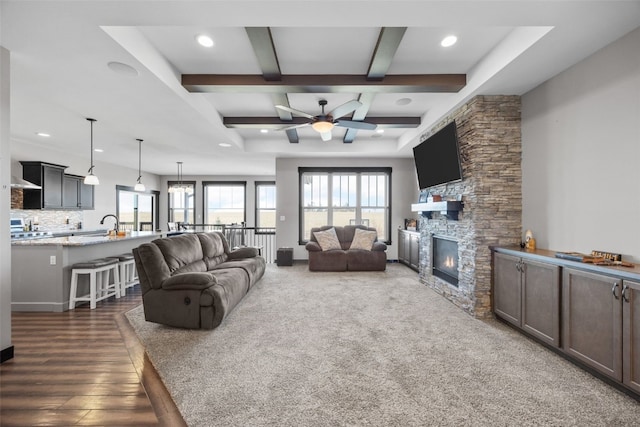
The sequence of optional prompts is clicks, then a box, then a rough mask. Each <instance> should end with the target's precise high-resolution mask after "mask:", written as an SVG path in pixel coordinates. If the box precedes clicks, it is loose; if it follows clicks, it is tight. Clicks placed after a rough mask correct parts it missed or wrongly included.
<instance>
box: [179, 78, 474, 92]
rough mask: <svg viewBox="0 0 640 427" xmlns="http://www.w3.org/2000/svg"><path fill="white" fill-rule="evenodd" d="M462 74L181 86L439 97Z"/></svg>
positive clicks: (207, 81) (461, 82)
mask: <svg viewBox="0 0 640 427" xmlns="http://www.w3.org/2000/svg"><path fill="white" fill-rule="evenodd" d="M466 83H467V76H466V74H391V75H388V76H386V77H385V78H384V79H382V80H370V79H369V78H368V77H367V76H365V75H353V74H325V75H301V74H292V75H283V76H282V78H281V80H279V81H268V80H265V78H264V77H263V76H261V75H255V74H183V75H182V86H183V87H184V88H185V89H187V90H188V91H189V92H193V93H278V92H280V93H354V92H355V93H365V92H373V93H428V92H433V93H442V92H458V91H459V90H460V89H462V88H463V87H464V86H465V85H466Z"/></svg>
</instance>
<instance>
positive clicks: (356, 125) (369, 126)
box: [335, 120, 378, 130]
mask: <svg viewBox="0 0 640 427" xmlns="http://www.w3.org/2000/svg"><path fill="white" fill-rule="evenodd" d="M335 125H336V126H341V127H343V128H350V129H361V130H374V129H375V128H377V127H378V125H374V124H373V123H367V122H354V121H353V120H336V122H335Z"/></svg>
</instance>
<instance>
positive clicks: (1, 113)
mask: <svg viewBox="0 0 640 427" xmlns="http://www.w3.org/2000/svg"><path fill="white" fill-rule="evenodd" d="M9 60H10V56H9V51H8V50H6V49H5V48H3V47H1V46H0V194H1V195H2V196H1V197H2V199H1V200H0V224H4V227H0V350H2V351H5V350H7V349H9V348H10V347H11V240H10V230H9V228H8V227H7V226H6V224H8V223H9V210H10V209H9V208H10V206H11V187H10V184H11V173H10V169H11V161H10V146H11V144H10V141H9V134H10V132H9V123H10V120H9V95H10V90H9V80H10V79H9ZM7 351H8V350H7Z"/></svg>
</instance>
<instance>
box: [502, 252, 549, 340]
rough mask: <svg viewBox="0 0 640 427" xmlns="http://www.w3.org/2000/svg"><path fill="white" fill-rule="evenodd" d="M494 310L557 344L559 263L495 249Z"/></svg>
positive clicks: (505, 318) (542, 338) (503, 317)
mask: <svg viewBox="0 0 640 427" xmlns="http://www.w3.org/2000/svg"><path fill="white" fill-rule="evenodd" d="M493 262H494V273H493V274H494V278H493V307H494V313H495V314H496V315H497V316H499V317H501V318H502V319H504V320H506V321H507V322H509V323H511V324H513V325H514V326H517V327H518V328H520V329H522V330H523V331H525V332H527V333H529V334H531V335H533V336H535V337H536V338H538V339H540V340H541V341H543V342H546V343H547V344H550V345H552V346H555V347H559V346H560V267H559V266H557V265H552V264H546V263H543V262H538V261H533V260H527V259H524V258H522V257H517V256H512V255H506V254H502V253H494V261H493Z"/></svg>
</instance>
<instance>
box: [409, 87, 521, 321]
mask: <svg viewBox="0 0 640 427" xmlns="http://www.w3.org/2000/svg"><path fill="white" fill-rule="evenodd" d="M454 119H455V121H456V125H457V131H458V139H459V146H460V157H461V161H462V173H463V179H462V181H459V182H454V183H449V184H443V185H439V186H436V187H431V188H430V189H429V191H430V193H431V194H432V195H440V196H442V200H459V199H458V197H460V196H461V197H462V202H463V209H462V211H460V213H459V216H458V219H457V220H454V219H450V218H449V217H448V216H447V215H445V214H443V213H438V212H434V213H433V214H432V215H431V218H428V217H427V216H422V215H421V216H420V219H419V222H418V224H419V225H418V227H419V231H420V266H419V267H420V281H421V282H422V283H424V284H425V285H427V286H429V287H430V288H432V289H433V290H435V291H436V292H438V293H439V294H441V295H442V296H443V297H445V298H447V299H448V300H450V301H451V302H452V303H453V304H455V305H457V306H458V307H460V308H461V309H463V310H464V311H466V312H467V313H469V314H470V315H472V316H474V317H478V318H486V317H491V316H492V314H491V251H490V250H489V246H491V245H516V244H518V243H520V240H521V238H522V237H521V236H522V189H521V187H522V170H521V156H522V151H521V138H520V97H518V96H478V97H475V98H473V99H471V100H470V101H469V102H468V103H467V104H465V105H463V106H461V107H460V108H458V109H457V110H456V111H454V112H453V113H451V115H450V116H448V117H446V118H445V119H444V120H443V121H442V122H441V123H439V124H438V125H436V126H434V128H433V129H431V130H430V131H429V132H428V133H425V134H423V135H421V138H420V142H422V141H424V140H425V139H426V138H428V137H429V136H430V135H431V134H432V133H434V132H436V131H438V130H439V129H441V128H442V127H443V126H445V125H446V124H448V123H449V122H451V121H452V120H454ZM418 215H419V214H418ZM434 236H437V237H440V238H443V239H441V240H442V241H446V242H451V241H453V242H455V243H456V246H457V257H456V256H453V255H452V254H450V255H449V256H450V257H452V258H453V259H454V260H455V263H456V265H455V267H454V268H456V269H457V284H454V283H451V282H450V281H447V280H446V279H447V278H442V277H441V274H440V273H436V274H434V268H435V263H436V262H440V260H439V258H437V257H439V255H437V254H435V255H434V249H435V250H436V252H438V251H439V247H438V248H434V246H435V245H440V244H441V243H442V242H440V241H439V240H437V239H436V240H434V239H433V237H434ZM434 241H435V242H436V243H435V245H434ZM445 244H446V243H445ZM444 262H445V263H446V262H447V260H446V257H445V260H444Z"/></svg>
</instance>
